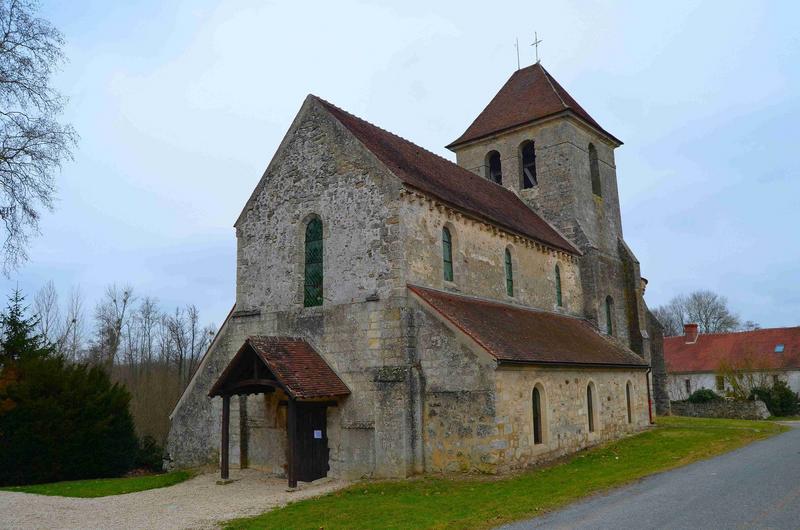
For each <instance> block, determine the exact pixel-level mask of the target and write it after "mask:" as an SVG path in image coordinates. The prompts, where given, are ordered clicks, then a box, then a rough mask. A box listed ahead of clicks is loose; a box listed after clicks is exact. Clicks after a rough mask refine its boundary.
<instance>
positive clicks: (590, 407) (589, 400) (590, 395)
mask: <svg viewBox="0 0 800 530" xmlns="http://www.w3.org/2000/svg"><path fill="white" fill-rule="evenodd" d="M586 412H587V414H588V415H589V432H594V392H593V391H592V384H591V383H589V384H588V385H587V386H586Z"/></svg>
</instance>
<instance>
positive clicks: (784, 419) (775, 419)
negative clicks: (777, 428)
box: [767, 416, 800, 421]
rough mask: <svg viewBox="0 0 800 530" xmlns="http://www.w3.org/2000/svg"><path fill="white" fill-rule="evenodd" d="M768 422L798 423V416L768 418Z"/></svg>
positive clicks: (799, 419) (799, 418)
mask: <svg viewBox="0 0 800 530" xmlns="http://www.w3.org/2000/svg"><path fill="white" fill-rule="evenodd" d="M767 419H768V420H770V421H800V416H770V417H769V418H767Z"/></svg>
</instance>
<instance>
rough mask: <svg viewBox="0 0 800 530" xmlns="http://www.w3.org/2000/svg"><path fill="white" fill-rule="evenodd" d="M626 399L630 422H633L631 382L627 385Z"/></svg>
mask: <svg viewBox="0 0 800 530" xmlns="http://www.w3.org/2000/svg"><path fill="white" fill-rule="evenodd" d="M625 401H626V403H627V404H628V423H632V422H633V414H632V411H631V382H630V381H628V383H627V384H626V385H625Z"/></svg>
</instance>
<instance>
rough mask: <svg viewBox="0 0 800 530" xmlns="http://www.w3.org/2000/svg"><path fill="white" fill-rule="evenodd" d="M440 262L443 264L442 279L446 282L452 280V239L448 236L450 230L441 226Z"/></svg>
mask: <svg viewBox="0 0 800 530" xmlns="http://www.w3.org/2000/svg"><path fill="white" fill-rule="evenodd" d="M442 262H443V265H444V279H445V280H446V281H448V282H452V281H453V239H452V238H451V237H450V230H449V229H448V228H447V227H444V228H442Z"/></svg>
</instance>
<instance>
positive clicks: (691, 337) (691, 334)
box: [683, 324, 697, 344]
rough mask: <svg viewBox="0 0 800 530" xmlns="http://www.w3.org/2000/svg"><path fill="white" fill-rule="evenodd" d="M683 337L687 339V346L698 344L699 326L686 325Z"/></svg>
mask: <svg viewBox="0 0 800 530" xmlns="http://www.w3.org/2000/svg"><path fill="white" fill-rule="evenodd" d="M683 336H684V337H686V344H694V343H695V342H697V324H684V325H683Z"/></svg>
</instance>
